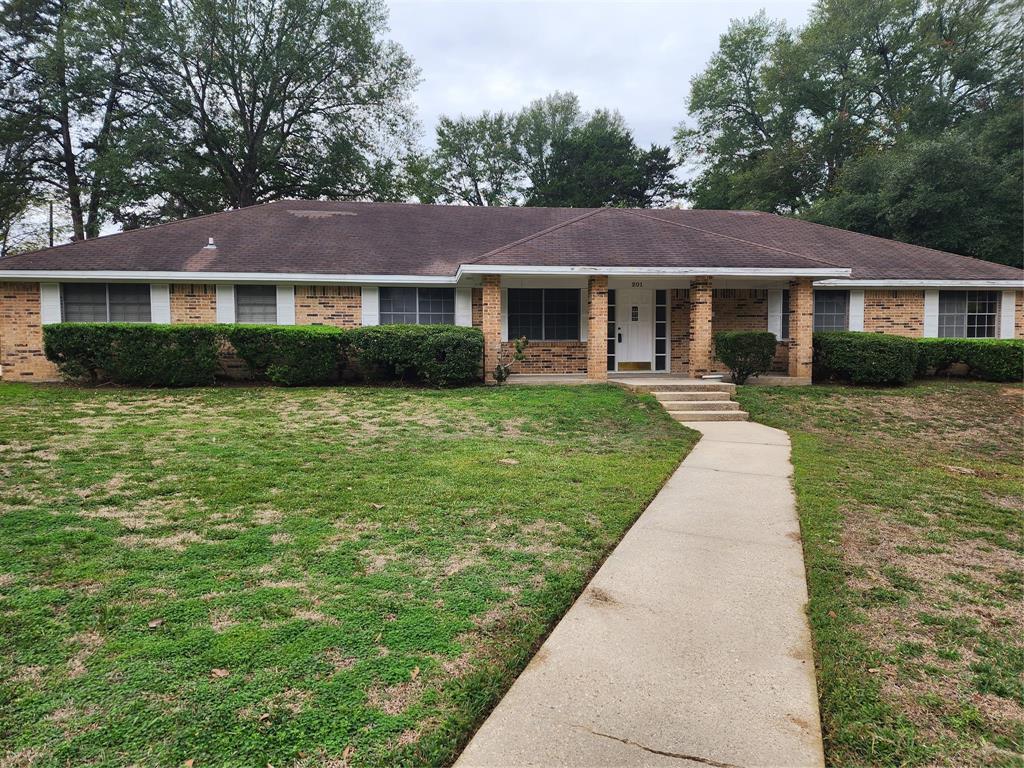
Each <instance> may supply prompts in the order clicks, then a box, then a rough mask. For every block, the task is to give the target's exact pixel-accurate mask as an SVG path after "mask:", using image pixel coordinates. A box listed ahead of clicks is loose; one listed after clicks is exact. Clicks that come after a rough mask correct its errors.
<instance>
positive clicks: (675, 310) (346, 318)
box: [0, 201, 1024, 381]
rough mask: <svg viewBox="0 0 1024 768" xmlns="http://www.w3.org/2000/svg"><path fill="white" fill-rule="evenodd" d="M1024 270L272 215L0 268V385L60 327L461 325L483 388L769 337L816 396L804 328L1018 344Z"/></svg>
mask: <svg viewBox="0 0 1024 768" xmlns="http://www.w3.org/2000/svg"><path fill="white" fill-rule="evenodd" d="M1022 278H1024V273H1022V272H1021V270H1018V269H1015V268H1013V267H1008V266H1002V265H998V264H992V263H988V262H984V261H979V260H976V259H971V258H967V257H964V256H957V255H954V254H951V253H944V252H941V251H935V250H931V249H928V248H921V247H918V246H914V245H907V244H904V243H897V242H892V241H889V240H883V239H879V238H875V237H869V236H866V235H859V234H854V233H852V232H846V231H843V230H838V229H832V228H829V227H823V226H819V225H816V224H810V223H807V222H802V221H796V220H794V219H789V218H784V217H781V216H775V215H771V214H765V213H757V212H748V211H707V210H675V209H665V210H627V209H617V208H602V209H589V210H587V209H568V208H476V207H457V206H432V205H413V204H401V203H333V202H309V201H281V202H275V203H269V204H266V205H262V206H255V207H252V208H244V209H241V210H236V211H228V212H225V213H217V214H212V215H209V216H201V217H197V218H192V219H186V220H182V221H177V222H171V223H167V224H161V225H158V226H154V227H150V228H148V229H141V230H136V231H132V232H125V233H120V234H116V235H110V236H106V237H100V238H97V239H94V240H87V241H82V242H76V243H70V244H68V245H62V246H58V247H55V248H49V249H46V250H41V251H35V252H32V253H24V254H19V255H15V256H9V257H7V258H4V259H2V260H0V366H2V368H0V374H2V377H3V378H4V379H6V380H11V381H45V380H52V379H55V378H57V371H56V369H55V368H54V366H53V365H52V364H51V363H50V362H49V361H47V360H46V358H45V356H44V354H43V343H42V326H43V325H45V324H47V323H56V322H60V321H133V322H155V323H213V322H220V323H235V322H237V323H279V324H328V325H338V326H357V325H360V324H362V325H377V324H383V323H397V322H402V323H454V324H457V325H465V326H469V325H473V326H477V327H479V328H481V329H482V330H483V334H484V339H485V371H487V372H488V375H490V373H489V372H490V371H492V370H493V368H494V364H495V362H496V361H497V359H498V356H499V354H501V352H502V350H503V349H504V350H505V351H506V352H507V351H508V349H509V347H510V344H511V342H510V341H509V339H514V338H518V337H519V336H526V337H527V338H529V339H530V345H529V346H528V348H527V360H526V361H525V362H524V363H522V364H520V365H519V366H518V368H517V371H518V372H520V373H527V374H529V373H562V374H576V375H583V374H585V375H586V376H588V377H589V378H592V379H605V378H607V377H608V375H609V373H610V372H626V371H629V372H640V371H651V372H670V373H675V374H680V375H684V376H700V375H702V374H706V373H709V372H713V371H716V370H721V365H720V363H718V362H717V361H716V360H715V359H714V355H713V347H712V337H713V333H714V332H715V331H718V330H725V329H750V330H769V331H771V332H773V333H774V334H775V335H776V337H777V338H778V347H777V354H776V358H775V365H774V369H775V371H776V372H777V373H780V374H783V375H788V376H790V377H793V378H795V379H797V380H799V381H810V376H811V334H812V332H813V331H814V330H832V329H844V330H845V329H849V330H856V331H869V332H878V333H892V334H900V335H904V336H918V337H920V336H925V337H937V336H967V337H999V338H1014V337H1016V338H1020V337H1022V335H1024V293H1022V288H1024V279H1022Z"/></svg>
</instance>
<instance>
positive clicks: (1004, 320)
mask: <svg viewBox="0 0 1024 768" xmlns="http://www.w3.org/2000/svg"><path fill="white" fill-rule="evenodd" d="M1016 313H1017V295H1016V294H1015V293H1014V292H1013V291H1003V296H1002V298H1001V299H1000V302H999V338H1000V339H1012V338H1013V336H1014V327H1013V326H1014V321H1015V320H1016Z"/></svg>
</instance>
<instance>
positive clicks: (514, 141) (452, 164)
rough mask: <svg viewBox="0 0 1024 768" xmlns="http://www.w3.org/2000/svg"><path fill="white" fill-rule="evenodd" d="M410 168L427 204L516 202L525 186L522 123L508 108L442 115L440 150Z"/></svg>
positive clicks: (439, 129) (418, 160)
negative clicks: (521, 142)
mask: <svg viewBox="0 0 1024 768" xmlns="http://www.w3.org/2000/svg"><path fill="white" fill-rule="evenodd" d="M408 168H409V175H410V177H411V178H412V179H413V189H414V191H415V193H416V195H417V197H419V199H420V200H421V201H422V202H424V203H433V202H442V203H453V202H457V203H466V204H469V205H515V204H516V202H517V201H518V199H519V196H520V192H521V188H522V184H523V171H522V168H523V161H522V154H521V150H520V141H519V126H518V121H517V120H516V118H515V116H513V115H509V114H506V113H505V112H495V113H490V112H484V113H483V114H481V115H480V116H479V117H459V118H454V119H453V118H450V117H442V118H441V120H440V121H439V123H438V126H437V149H436V151H435V152H434V153H433V154H432V155H431V156H429V157H422V156H421V157H417V158H414V159H413V160H412V161H411V163H410V164H409V166H408Z"/></svg>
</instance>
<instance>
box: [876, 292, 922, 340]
mask: <svg viewBox="0 0 1024 768" xmlns="http://www.w3.org/2000/svg"><path fill="white" fill-rule="evenodd" d="M864 330H865V331H869V332H873V333H889V334H893V335H896V336H917V337H919V336H923V335H924V291H893V290H880V291H864Z"/></svg>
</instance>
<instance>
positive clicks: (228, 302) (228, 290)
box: [217, 283, 235, 323]
mask: <svg viewBox="0 0 1024 768" xmlns="http://www.w3.org/2000/svg"><path fill="white" fill-rule="evenodd" d="M217 322H218V323H233V322H235V286H233V285H225V284H223V283H218V285H217Z"/></svg>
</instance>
